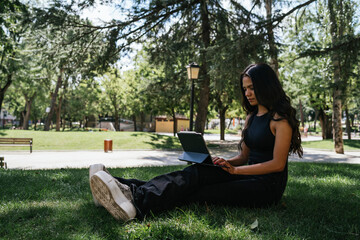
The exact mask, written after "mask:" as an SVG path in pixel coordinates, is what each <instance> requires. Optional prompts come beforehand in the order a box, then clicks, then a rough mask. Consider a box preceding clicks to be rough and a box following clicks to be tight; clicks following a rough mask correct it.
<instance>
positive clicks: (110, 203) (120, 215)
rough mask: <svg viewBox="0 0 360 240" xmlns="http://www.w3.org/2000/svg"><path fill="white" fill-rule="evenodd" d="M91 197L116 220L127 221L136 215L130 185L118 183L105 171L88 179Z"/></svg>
mask: <svg viewBox="0 0 360 240" xmlns="http://www.w3.org/2000/svg"><path fill="white" fill-rule="evenodd" d="M90 188H91V191H92V194H93V197H94V198H95V199H96V200H97V201H98V202H99V203H100V204H101V205H102V206H103V207H105V208H106V210H108V212H109V213H110V214H111V215H112V216H113V217H114V218H116V219H117V220H123V221H128V220H131V219H134V218H135V216H136V209H135V206H134V204H133V203H132V201H133V197H132V193H131V191H130V187H129V186H127V185H125V184H122V183H120V182H119V181H117V180H116V179H115V178H113V177H112V176H111V175H110V174H109V173H107V172H105V171H98V172H97V173H95V174H94V175H93V176H92V177H91V179H90Z"/></svg>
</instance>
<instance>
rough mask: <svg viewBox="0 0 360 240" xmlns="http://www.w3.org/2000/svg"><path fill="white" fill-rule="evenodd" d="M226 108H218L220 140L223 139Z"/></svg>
mask: <svg viewBox="0 0 360 240" xmlns="http://www.w3.org/2000/svg"><path fill="white" fill-rule="evenodd" d="M226 109H227V108H221V109H219V114H220V140H225V113H226Z"/></svg>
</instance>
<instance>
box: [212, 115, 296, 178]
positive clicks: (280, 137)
mask: <svg viewBox="0 0 360 240" xmlns="http://www.w3.org/2000/svg"><path fill="white" fill-rule="evenodd" d="M271 129H272V130H273V131H274V132H275V145H274V153H273V159H272V160H270V161H267V162H264V163H258V164H253V165H246V166H233V165H232V164H230V162H228V161H226V160H224V159H219V160H217V161H216V162H215V164H218V165H221V166H225V167H224V168H223V169H224V170H225V171H227V172H229V173H231V174H241V175H262V174H268V173H273V172H280V171H282V170H283V169H284V168H285V165H286V160H287V157H288V155H289V149H290V143H291V137H292V128H291V127H290V125H289V123H288V121H287V120H285V119H284V120H281V121H272V123H271Z"/></svg>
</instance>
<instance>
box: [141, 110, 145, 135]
mask: <svg viewBox="0 0 360 240" xmlns="http://www.w3.org/2000/svg"><path fill="white" fill-rule="evenodd" d="M144 122H145V114H144V112H143V111H141V112H140V129H141V131H142V132H143V131H144Z"/></svg>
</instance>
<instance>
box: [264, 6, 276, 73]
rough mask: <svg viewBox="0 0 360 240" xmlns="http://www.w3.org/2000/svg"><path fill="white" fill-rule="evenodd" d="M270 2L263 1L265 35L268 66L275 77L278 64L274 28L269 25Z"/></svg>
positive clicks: (270, 14) (270, 15)
mask: <svg viewBox="0 0 360 240" xmlns="http://www.w3.org/2000/svg"><path fill="white" fill-rule="evenodd" d="M272 2H273V0H265V8H266V20H267V21H268V24H267V25H266V26H267V27H266V30H267V35H268V41H269V42H268V44H269V55H270V66H271V67H272V68H273V69H274V71H275V73H276V75H277V76H279V62H278V56H277V55H278V54H277V47H276V43H275V37H274V28H273V25H272V23H271V18H272Z"/></svg>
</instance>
